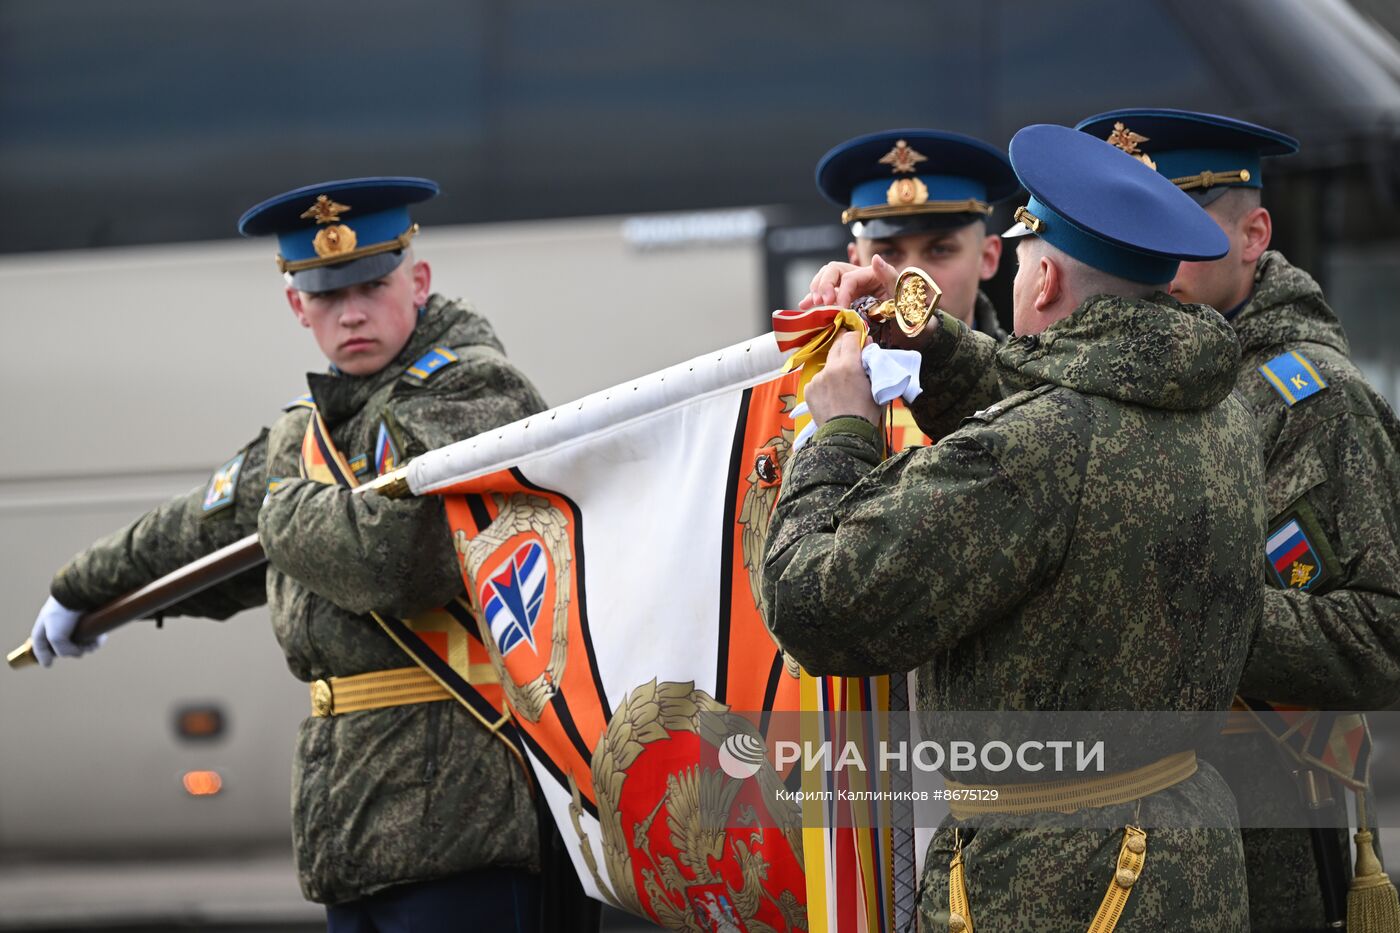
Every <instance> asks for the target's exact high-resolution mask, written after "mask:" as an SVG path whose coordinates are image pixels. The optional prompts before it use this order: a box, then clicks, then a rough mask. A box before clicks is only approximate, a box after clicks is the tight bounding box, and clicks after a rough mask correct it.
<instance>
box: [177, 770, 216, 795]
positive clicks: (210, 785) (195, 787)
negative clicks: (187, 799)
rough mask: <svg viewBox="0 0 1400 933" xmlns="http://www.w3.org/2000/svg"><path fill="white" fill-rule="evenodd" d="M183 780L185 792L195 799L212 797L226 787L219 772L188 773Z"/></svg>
mask: <svg viewBox="0 0 1400 933" xmlns="http://www.w3.org/2000/svg"><path fill="white" fill-rule="evenodd" d="M182 780H183V782H184V784H185V790H187V791H189V792H190V795H191V796H194V797H212V796H214V795H215V794H217V793H218V792H219V791H220V790H222V789H223V786H224V779H223V778H221V777H219V772H217V771H186V772H185V776H184V778H182Z"/></svg>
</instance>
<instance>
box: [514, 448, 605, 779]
mask: <svg viewBox="0 0 1400 933" xmlns="http://www.w3.org/2000/svg"><path fill="white" fill-rule="evenodd" d="M510 475H511V476H514V477H515V479H516V482H518V483H520V485H521V486H524V487H525V488H526V489H533V490H534V491H535V492H547V493H549V494H550V495H554V496H558V497H559V498H561V499H563V500H564V501H565V502H566V503H567V504H568V506H569V509H570V511H572V512H573V515H574V563H575V564H576V565H577V567H578V574H577V579H578V620H579V627H580V628H581V629H582V630H583V649H584V651H585V652H586V653H587V655H588V667H589V669H590V671H591V672H592V674H593V689H594V690H595V691H596V692H597V694H598V705H599V706H601V707H602V709H603V721H604V722H611V721H612V715H613V714H612V705H611V704H610V703H608V694H607V691H606V690H604V689H603V676H602V674H601V673H600V672H599V670H598V657H597V655H595V654H594V653H593V638H592V636H591V635H590V633H589V630H588V595H587V592H586V590H585V586H586V583H587V579H588V578H587V575H586V574H585V573H584V572H583V571H584V565H583V512H582V510H580V509H579V507H578V503H576V502H574V500H572V499H570V498H569V497H568V496H566V495H564V494H563V493H562V492H558V491H556V490H553V489H546V488H544V487H543V486H538V485H536V484H534V483H532V482H530V481H529V480H528V479H526V478H525V474H524V473H521V472H520V469H519V468H518V467H511V468H510ZM589 754H592V753H591V752H590V753H589ZM585 757H587V756H585Z"/></svg>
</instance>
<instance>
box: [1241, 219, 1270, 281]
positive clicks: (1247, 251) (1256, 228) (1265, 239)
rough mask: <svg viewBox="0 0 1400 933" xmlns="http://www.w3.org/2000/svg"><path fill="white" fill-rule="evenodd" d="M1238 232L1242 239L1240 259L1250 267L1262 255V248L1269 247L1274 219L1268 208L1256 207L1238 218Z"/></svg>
mask: <svg viewBox="0 0 1400 933" xmlns="http://www.w3.org/2000/svg"><path fill="white" fill-rule="evenodd" d="M1240 234H1241V236H1242V241H1243V242H1242V244H1241V247H1240V261H1241V262H1243V263H1244V264H1245V265H1248V266H1251V267H1252V266H1253V265H1254V264H1255V263H1256V262H1258V261H1259V257H1260V256H1262V255H1264V250H1266V249H1268V248H1269V241H1270V240H1272V239H1273V236H1274V221H1273V218H1272V217H1270V216H1269V212H1268V210H1266V209H1265V208H1262V207H1256V208H1255V209H1254V210H1252V211H1250V212H1249V213H1248V214H1245V215H1244V217H1243V218H1241V220H1240Z"/></svg>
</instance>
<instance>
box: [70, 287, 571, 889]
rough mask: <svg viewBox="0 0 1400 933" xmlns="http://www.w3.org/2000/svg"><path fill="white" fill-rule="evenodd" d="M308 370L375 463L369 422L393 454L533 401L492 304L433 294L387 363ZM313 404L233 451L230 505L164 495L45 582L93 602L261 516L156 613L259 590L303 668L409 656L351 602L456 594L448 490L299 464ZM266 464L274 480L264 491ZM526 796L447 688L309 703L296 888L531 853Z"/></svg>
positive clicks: (506, 417) (343, 434)
mask: <svg viewBox="0 0 1400 933" xmlns="http://www.w3.org/2000/svg"><path fill="white" fill-rule="evenodd" d="M437 346H446V347H450V348H451V349H452V350H453V352H455V353H456V354H457V355H458V357H460V361H459V362H457V363H454V364H452V365H450V366H447V367H445V368H443V369H442V370H440V371H438V372H437V373H435V374H434V375H433V376H432V377H431V378H429V379H427V380H422V379H418V378H416V377H414V376H412V375H410V374H407V373H406V370H407V368H408V367H409V366H411V365H412V364H413V363H414V362H415V361H416V360H418V359H419V358H420V357H422V356H423V354H425V353H426V352H428V351H429V350H430V349H432V348H433V347H437ZM308 382H309V385H310V389H311V393H312V395H313V396H314V398H315V400H316V403H317V405H318V407H319V410H320V412H321V414H322V416H323V417H324V418H325V420H326V423H327V425H328V426H329V428H330V430H331V434H332V437H333V439H334V442H335V444H336V446H337V447H338V448H339V449H340V450H341V452H342V453H344V454H345V456H346V457H347V459H353V458H355V457H356V456H357V455H358V454H361V453H369V454H370V461H371V462H372V461H373V450H374V444H375V440H376V436H377V433H378V430H379V425H380V423H381V421H386V422H387V423H388V425H389V429H390V432H391V434H392V436H393V439H394V443H395V445H396V446H397V449H398V453H399V457H400V460H401V461H403V460H407V459H408V458H409V457H411V456H415V455H417V454H420V453H423V452H424V451H427V450H430V449H433V448H436V447H441V446H443V445H445V444H449V443H451V442H453V441H456V440H460V439H462V438H464V437H469V436H471V435H473V434H477V433H480V432H482V431H485V430H488V429H490V428H492V427H495V426H497V425H501V424H506V423H508V422H511V421H515V420H517V419H519V418H523V417H525V416H526V415H529V414H532V413H534V412H537V411H540V410H542V409H543V408H544V404H543V402H542V400H541V399H540V396H539V395H538V393H537V392H536V391H535V389H534V388H533V387H532V386H531V385H530V383H529V382H528V381H527V380H526V379H525V377H524V376H523V375H521V374H520V372H519V371H517V370H516V369H515V368H514V367H512V366H511V365H510V364H509V363H508V362H507V361H506V359H505V356H504V353H503V349H502V347H501V344H500V342H499V341H498V340H497V339H496V336H495V334H494V332H493V331H492V329H491V326H490V324H489V323H488V322H487V321H486V319H485V318H483V317H481V316H480V315H478V314H477V313H475V312H474V311H472V310H471V309H470V308H468V307H467V306H465V305H463V304H460V303H457V302H453V301H449V300H447V299H445V298H442V297H441V296H437V295H434V296H432V298H431V299H430V300H429V303H428V307H427V312H426V314H425V315H424V316H423V317H422V319H421V320H420V321H419V322H418V325H417V327H416V329H415V330H414V332H413V335H412V336H411V337H410V338H409V342H408V345H407V346H406V347H405V348H404V350H403V351H402V352H401V353H400V354H399V356H398V357H397V358H396V359H395V361H394V362H393V363H391V364H390V365H389V366H388V367H386V368H385V369H383V370H381V371H380V372H379V373H376V374H375V375H372V376H365V377H354V376H345V375H331V374H312V375H310V376H309V377H308ZM310 416H311V413H310V411H309V410H308V409H306V408H293V409H291V410H290V411H289V412H288V413H286V414H285V415H283V417H282V418H280V419H279V420H278V421H277V422H276V423H275V424H274V425H273V427H272V429H271V431H265V432H263V434H262V435H260V436H259V437H258V438H257V439H256V440H254V441H253V442H252V443H251V444H250V445H249V446H248V447H247V448H245V449H246V452H247V455H246V460H245V463H244V466H243V468H242V470H241V471H240V474H239V476H238V481H237V492H236V494H235V499H234V504H233V505H232V506H231V507H229V508H227V509H225V510H223V511H220V512H216V513H212V514H210V515H208V516H205V515H204V514H203V512H202V509H201V506H202V502H203V498H204V492H205V487H204V486H201V487H199V488H198V489H196V490H194V491H192V492H191V493H189V494H187V495H185V496H181V497H178V498H176V499H173V500H171V501H169V502H167V503H165V504H164V505H162V506H159V507H158V508H156V509H155V510H153V511H152V512H150V513H148V514H147V515H145V516H143V517H141V518H140V519H138V520H137V521H135V522H134V523H133V524H131V525H130V526H128V527H127V528H125V529H123V530H122V531H119V532H117V533H116V534H113V535H110V536H108V537H106V538H104V539H102V540H100V541H98V542H97V543H96V544H94V545H93V546H92V547H90V548H88V549H87V550H86V551H84V552H82V553H81V554H79V555H78V556H77V557H75V558H74V559H73V560H72V561H71V562H70V563H69V564H68V565H67V566H66V567H64V568H63V570H61V571H60V572H59V574H58V575H57V577H55V579H54V581H53V586H52V590H53V594H54V596H55V597H56V598H57V599H58V600H59V601H60V602H62V603H63V604H64V605H67V606H71V607H74V608H81V609H86V608H91V607H94V606H97V605H99V604H101V603H103V602H105V601H107V600H108V599H110V598H112V597H113V596H116V595H118V594H120V593H122V592H125V591H127V590H129V589H132V588H133V587H136V586H140V585H142V584H144V583H147V582H149V581H150V580H152V579H154V578H155V577H156V576H158V575H160V574H163V573H166V572H168V571H170V570H174V569H176V568H177V567H180V566H183V565H184V564H187V563H189V562H190V561H192V560H194V559H196V558H198V557H200V556H202V555H203V554H206V553H208V552H209V551H211V550H213V549H215V548H217V547H220V546H223V545H225V544H229V543H232V542H233V541H236V540H237V539H239V538H241V537H244V536H246V535H248V534H251V533H253V532H255V531H256V532H257V533H258V535H259V537H260V539H261V541H262V544H263V547H264V549H265V550H266V551H267V555H268V560H269V565H268V566H267V567H265V568H259V569H257V570H254V571H249V572H248V573H246V574H244V575H243V576H241V577H239V578H237V579H234V580H231V581H229V582H227V583H225V584H223V585H222V586H220V587H218V588H216V589H214V590H211V591H209V592H206V593H202V594H200V595H199V596H197V597H194V598H192V599H190V600H188V601H186V602H184V603H181V604H179V605H177V606H175V607H173V608H172V609H170V610H168V611H167V614H168V615H202V616H211V617H214V618H226V617H228V616H230V615H232V614H233V613H235V612H237V611H238V610H240V609H244V608H248V607H251V606H256V605H260V604H262V603H263V602H267V603H268V604H269V606H270V609H271V613H272V620H273V627H274V629H275V631H276V635H277V640H278V641H279V642H280V643H281V645H282V649H283V651H284V652H285V653H286V657H287V666H288V667H289V668H290V669H291V671H292V673H293V674H294V675H295V676H296V677H297V678H298V679H300V680H303V681H308V682H309V681H313V680H316V679H318V678H324V677H331V676H337V677H341V676H347V675H351V674H362V673H366V672H369V671H378V670H385V669H390V668H398V667H406V666H410V665H411V664H412V661H411V660H410V659H409V658H408V657H407V656H406V655H405V654H404V653H403V652H402V651H401V650H400V649H399V648H398V647H397V646H396V645H395V644H394V642H393V641H392V640H391V639H390V638H389V637H388V636H387V635H385V634H384V633H383V631H382V630H381V629H380V627H379V625H378V624H377V623H376V622H375V621H374V620H373V619H371V618H369V617H368V616H367V615H365V613H367V612H370V611H378V612H381V613H387V614H392V615H398V616H407V615H412V614H415V613H418V612H422V611H424V610H426V609H430V608H432V607H435V606H440V605H442V604H444V603H446V602H448V601H449V600H450V599H451V598H452V597H454V596H456V595H457V594H458V593H460V592H461V590H462V578H461V574H460V571H459V569H458V564H457V558H456V554H455V552H454V550H453V548H452V543H451V536H450V534H449V532H448V526H447V518H446V515H445V513H444V511H443V506H442V502H441V500H439V499H437V498H436V497H429V498H423V499H405V500H389V499H385V498H382V497H380V496H375V495H352V494H351V493H350V491H349V490H347V489H345V488H343V487H337V486H327V485H323V484H320V483H316V482H313V481H311V480H304V479H298V478H297V476H298V458H299V455H300V447H301V441H302V437H303V435H304V433H305V430H306V424H307V420H308V419H309V418H310ZM269 480H280V481H281V485H279V486H278V487H277V488H276V490H275V491H274V492H273V493H271V495H270V496H268V497H267V500H266V503H265V504H264V495H265V493H266V490H267V484H268V481H269ZM308 705H309V701H308ZM531 793H532V792H531V786H530V782H529V779H528V778H527V777H526V775H525V774H524V772H523V770H522V769H521V766H520V764H519V763H518V761H517V760H516V758H515V757H514V755H513V754H512V753H511V752H510V751H509V750H508V749H507V748H506V746H505V745H504V743H502V742H501V741H500V739H498V738H496V737H494V736H492V735H491V734H489V733H488V732H487V730H486V729H485V728H484V727H483V726H481V725H480V724H479V723H478V722H477V720H476V719H474V718H473V717H472V716H471V714H470V713H468V712H467V711H466V710H465V709H463V708H462V707H461V706H460V704H458V703H455V702H451V701H448V702H436V703H423V704H418V705H412V706H401V707H393V708H388V709H381V710H366V711H362V712H356V713H350V714H347V715H343V716H335V717H329V718H307V719H306V720H305V721H304V722H303V723H302V725H301V730H300V733H299V735H298V738H297V749H296V759H295V769H294V786H293V796H292V828H293V837H294V843H295V848H296V859H297V868H298V874H299V877H300V880H301V885H302V890H303V892H304V893H305V894H306V896H307V897H308V898H310V899H311V900H315V901H320V902H322V903H328V904H333V903H342V902H345V901H349V900H354V899H356V898H359V897H363V896H365V895H368V894H371V893H373V892H375V891H377V890H380V889H382V888H385V887H389V886H391V885H395V884H401V883H405V882H412V881H423V880H429V879H433V878H439V877H443V876H446V875H451V874H455V873H458V872H462V871H469V870H472V869H477V868H485V867H491V866H494V867H508V866H519V867H528V868H532V869H533V868H536V867H537V863H538V858H539V856H538V845H539V843H538V835H537V834H538V825H537V823H536V817H535V810H534V806H533V803H532V799H531Z"/></svg>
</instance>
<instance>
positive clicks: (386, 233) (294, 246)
mask: <svg viewBox="0 0 1400 933" xmlns="http://www.w3.org/2000/svg"><path fill="white" fill-rule="evenodd" d="M437 193H438V186H437V182H434V181H430V180H428V179H426V178H406V177H391V176H385V177H376V178H347V179H342V180H340V181H327V182H322V183H320V184H316V185H307V186H305V187H302V188H296V189H293V190H292V191H288V192H286V193H284V194H279V195H277V196H276V197H273V198H269V199H268V200H266V201H263V202H262V203H261V204H258V205H257V206H255V207H251V208H249V209H248V210H247V212H245V213H244V214H243V216H242V217H241V218H239V221H238V232H239V233H241V234H243V235H244V236H269V235H276V237H277V247H278V256H277V267H278V268H279V269H280V270H281V271H283V272H286V273H289V274H290V275H291V276H292V285H293V286H294V287H295V288H299V289H301V290H302V291H308V292H324V291H332V290H334V289H337V288H346V287H348V286H350V285H358V284H360V283H361V282H369V281H373V280H374V279H377V278H380V277H381V276H384V275H387V274H389V273H390V272H392V271H394V270H395V269H397V268H398V266H399V264H400V263H402V262H403V257H404V250H405V249H406V248H407V247H408V244H409V242H410V241H411V240H412V239H413V236H414V234H416V233H417V232H418V225H417V224H415V223H414V222H413V220H412V218H411V217H410V216H409V213H408V206H409V205H410V204H416V203H418V202H420V201H426V200H428V199H429V198H431V197H433V196H435V195H436V194H437Z"/></svg>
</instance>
